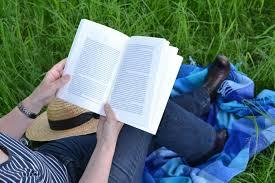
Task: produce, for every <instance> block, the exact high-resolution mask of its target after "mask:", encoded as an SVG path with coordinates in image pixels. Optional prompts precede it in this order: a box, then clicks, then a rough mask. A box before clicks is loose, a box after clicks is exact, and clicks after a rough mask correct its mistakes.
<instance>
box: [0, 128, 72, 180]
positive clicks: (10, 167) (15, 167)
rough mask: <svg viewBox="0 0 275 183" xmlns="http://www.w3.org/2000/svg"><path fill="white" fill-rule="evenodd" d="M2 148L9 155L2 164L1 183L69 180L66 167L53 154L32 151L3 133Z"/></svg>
mask: <svg viewBox="0 0 275 183" xmlns="http://www.w3.org/2000/svg"><path fill="white" fill-rule="evenodd" d="M0 148H1V150H2V151H3V152H6V153H7V154H8V156H9V160H8V161H6V162H4V163H2V164H0V182H1V183H2V182H3V183H13V182H14V183H15V182H16V183H17V182H22V183H29V182H30V183H32V182H33V183H39V182H41V183H42V182H43V183H44V182H45V183H47V182H54V183H59V182H60V183H66V182H69V180H68V174H67V169H66V167H65V166H64V165H62V164H61V163H60V162H59V161H58V160H57V159H56V158H55V157H53V156H49V155H44V154H41V153H40V152H36V151H32V150H31V149H29V148H28V147H26V146H25V145H23V144H22V143H21V142H19V141H17V140H14V139H12V138H11V137H8V136H7V135H4V134H2V133H0Z"/></svg>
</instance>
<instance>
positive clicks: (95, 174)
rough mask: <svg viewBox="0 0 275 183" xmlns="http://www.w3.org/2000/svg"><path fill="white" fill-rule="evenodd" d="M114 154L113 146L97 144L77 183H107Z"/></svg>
mask: <svg viewBox="0 0 275 183" xmlns="http://www.w3.org/2000/svg"><path fill="white" fill-rule="evenodd" d="M114 152H115V144H107V143H97V145H96V148H95V150H94V152H93V154H92V157H91V159H90V161H89V163H88V165H87V167H86V170H85V172H84V174H83V175H82V177H81V179H80V181H79V182H80V183H89V182H96V183H107V182H108V178H109V174H110V169H111V165H112V160H113V156H114Z"/></svg>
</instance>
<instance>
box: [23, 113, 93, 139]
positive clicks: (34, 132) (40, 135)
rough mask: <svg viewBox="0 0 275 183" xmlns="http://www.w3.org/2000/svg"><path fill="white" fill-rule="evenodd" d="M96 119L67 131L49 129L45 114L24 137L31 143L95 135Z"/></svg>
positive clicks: (35, 121)
mask: <svg viewBox="0 0 275 183" xmlns="http://www.w3.org/2000/svg"><path fill="white" fill-rule="evenodd" d="M97 124H98V119H94V118H92V119H91V120H89V121H87V122H86V123H84V124H82V125H80V126H77V127H74V128H72V129H67V130H52V129H50V126H49V122H48V117H47V112H44V113H42V114H41V115H39V116H38V117H37V118H36V119H35V120H34V122H33V123H32V125H31V126H30V127H29V128H28V129H27V131H26V137H27V138H28V139H30V140H33V141H52V140H57V139H61V138H65V137H71V136H78V135H86V134H90V133H95V132H96V129H97Z"/></svg>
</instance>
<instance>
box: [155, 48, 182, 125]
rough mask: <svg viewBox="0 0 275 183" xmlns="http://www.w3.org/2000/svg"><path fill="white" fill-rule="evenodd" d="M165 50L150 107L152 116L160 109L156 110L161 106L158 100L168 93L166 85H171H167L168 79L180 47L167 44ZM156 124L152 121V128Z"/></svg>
mask: <svg viewBox="0 0 275 183" xmlns="http://www.w3.org/2000/svg"><path fill="white" fill-rule="evenodd" d="M163 52H164V54H163V58H162V59H161V62H160V64H159V65H160V67H159V72H158V75H157V77H156V79H155V81H154V94H153V99H152V104H153V105H152V106H151V109H150V110H151V111H152V112H151V113H152V116H155V114H154V113H156V112H158V110H156V107H159V106H158V104H156V102H158V101H159V99H160V96H162V95H167V94H166V93H165V91H167V89H166V87H169V86H167V80H168V78H169V77H170V70H171V67H174V66H175V64H176V63H175V57H176V55H177V53H178V48H176V47H172V46H167V47H166V48H165V49H164V51H163ZM176 65H177V64H176ZM168 92H169V91H168ZM169 94H170V93H169ZM155 125H156V124H154V122H153V121H152V122H151V123H150V128H154V126H155Z"/></svg>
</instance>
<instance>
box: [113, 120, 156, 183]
mask: <svg viewBox="0 0 275 183" xmlns="http://www.w3.org/2000/svg"><path fill="white" fill-rule="evenodd" d="M151 139H152V135H151V134H149V133H147V132H144V131H141V130H139V129H136V128H133V127H130V126H128V125H124V127H123V128H122V130H121V132H120V134H119V137H118V141H117V145H116V151H115V155H114V159H113V163H112V167H111V172H110V177H109V182H110V183H140V182H142V174H143V168H144V163H145V158H146V156H147V152H148V148H149V145H150V143H151Z"/></svg>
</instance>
